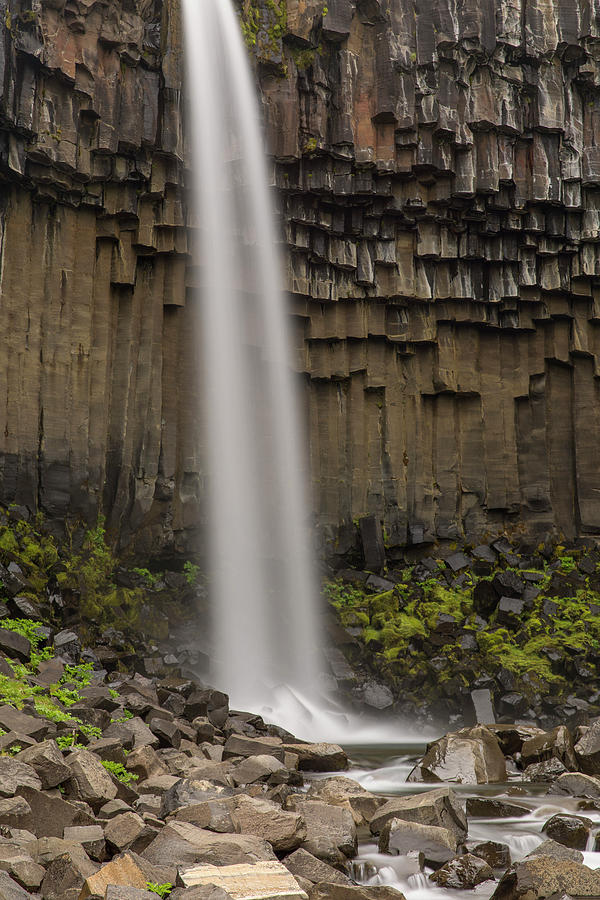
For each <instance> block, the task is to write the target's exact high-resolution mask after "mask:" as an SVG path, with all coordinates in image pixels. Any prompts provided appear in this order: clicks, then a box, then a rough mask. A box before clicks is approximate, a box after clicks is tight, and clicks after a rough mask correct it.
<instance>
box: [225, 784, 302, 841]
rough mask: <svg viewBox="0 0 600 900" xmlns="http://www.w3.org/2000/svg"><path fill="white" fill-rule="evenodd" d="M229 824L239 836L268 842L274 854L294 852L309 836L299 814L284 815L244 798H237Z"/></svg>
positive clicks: (266, 804) (268, 804)
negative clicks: (252, 836) (243, 835)
mask: <svg viewBox="0 0 600 900" xmlns="http://www.w3.org/2000/svg"><path fill="white" fill-rule="evenodd" d="M231 821H232V823H233V826H234V829H235V831H236V832H237V833H238V834H254V835H256V836H257V837H259V838H262V839H263V840H265V841H268V843H269V844H270V845H271V846H272V848H273V850H275V852H276V853H289V852H290V851H291V850H295V849H296V848H297V847H299V846H300V845H301V844H302V842H303V841H304V840H306V839H307V836H308V835H307V827H306V824H305V821H304V820H303V818H302V817H301V816H300V815H298V813H293V812H285V811H284V810H282V809H281V808H280V807H279V806H277V805H276V804H275V803H271V802H270V801H268V800H259V799H257V798H253V797H248V796H247V795H245V794H241V795H240V796H239V797H237V798H236V800H235V806H234V807H233V809H232V810H231Z"/></svg>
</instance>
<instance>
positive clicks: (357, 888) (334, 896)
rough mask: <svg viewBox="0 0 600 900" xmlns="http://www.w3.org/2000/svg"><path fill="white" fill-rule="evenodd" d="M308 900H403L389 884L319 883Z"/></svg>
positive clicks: (399, 892) (400, 893) (402, 896)
mask: <svg viewBox="0 0 600 900" xmlns="http://www.w3.org/2000/svg"><path fill="white" fill-rule="evenodd" d="M309 900H405V897H404V894H403V893H402V892H401V891H398V890H396V888H393V887H391V886H390V885H389V884H373V885H366V884H331V883H329V882H327V881H326V882H319V883H318V884H315V886H314V887H313V889H312V890H311V892H310V894H309Z"/></svg>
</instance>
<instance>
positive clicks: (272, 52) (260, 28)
mask: <svg viewBox="0 0 600 900" xmlns="http://www.w3.org/2000/svg"><path fill="white" fill-rule="evenodd" d="M240 25H241V29H242V35H243V37H244V40H245V42H246V45H247V46H248V47H249V48H250V49H252V50H254V51H257V52H258V55H259V56H262V57H266V58H270V57H272V56H277V55H278V54H279V52H280V41H281V39H282V38H283V36H284V34H285V31H286V26H287V0H244V2H243V3H242V7H241V10H240Z"/></svg>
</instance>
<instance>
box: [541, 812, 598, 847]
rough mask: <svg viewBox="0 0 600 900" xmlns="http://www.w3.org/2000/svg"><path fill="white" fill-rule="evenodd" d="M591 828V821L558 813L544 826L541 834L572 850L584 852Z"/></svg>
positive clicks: (582, 817)
mask: <svg viewBox="0 0 600 900" xmlns="http://www.w3.org/2000/svg"><path fill="white" fill-rule="evenodd" d="M591 828H592V820H591V819H586V818H585V817H584V816H569V815H565V814H564V813H558V814H557V815H555V816H552V817H551V818H550V819H548V821H547V822H546V823H545V824H544V827H543V828H542V832H543V833H544V834H547V835H548V837H549V838H551V840H553V841H556V842H557V843H559V844H564V846H565V847H572V848H573V849H574V850H585V848H586V847H587V843H588V838H589V836H590V831H591Z"/></svg>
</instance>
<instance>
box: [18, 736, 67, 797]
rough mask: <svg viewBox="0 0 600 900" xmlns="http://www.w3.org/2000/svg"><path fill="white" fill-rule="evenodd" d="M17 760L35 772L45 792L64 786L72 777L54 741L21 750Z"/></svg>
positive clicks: (43, 742)
mask: <svg viewBox="0 0 600 900" xmlns="http://www.w3.org/2000/svg"><path fill="white" fill-rule="evenodd" d="M16 758H17V759H18V760H19V761H20V762H23V763H27V765H29V766H31V768H32V769H34V770H35V773H36V774H37V776H38V778H39V779H40V781H41V786H42V788H43V789H44V790H47V789H48V788H53V787H56V785H57V784H63V783H64V782H65V781H68V779H69V778H70V777H71V769H70V768H69V766H67V764H66V763H65V762H64V759H63V755H62V753H61V752H60V750H59V749H58V744H57V743H56V741H54V740H49V741H42V743H40V744H34V745H33V746H32V747H27V748H26V749H25V750H21V752H20V753H18V754H17V757H16ZM31 786H32V787H35V785H31Z"/></svg>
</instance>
